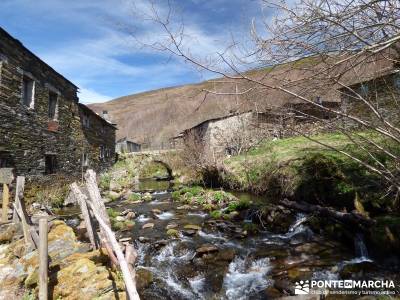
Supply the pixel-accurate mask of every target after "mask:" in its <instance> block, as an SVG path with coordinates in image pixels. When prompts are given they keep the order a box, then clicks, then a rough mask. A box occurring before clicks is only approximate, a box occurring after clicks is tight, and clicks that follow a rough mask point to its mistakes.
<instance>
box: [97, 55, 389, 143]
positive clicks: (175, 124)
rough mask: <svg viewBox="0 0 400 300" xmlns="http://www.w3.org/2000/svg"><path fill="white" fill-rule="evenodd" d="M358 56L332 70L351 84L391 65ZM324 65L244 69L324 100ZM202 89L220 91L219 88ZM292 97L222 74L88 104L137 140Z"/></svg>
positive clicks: (331, 89) (331, 92)
mask: <svg viewBox="0 0 400 300" xmlns="http://www.w3.org/2000/svg"><path fill="white" fill-rule="evenodd" d="M360 59H362V60H363V62H364V63H363V64H358V63H357V61H355V60H350V61H348V62H346V63H342V64H340V65H338V66H337V68H336V69H330V70H329V71H330V76H334V75H335V73H338V74H341V75H343V74H345V77H343V78H345V79H344V80H345V82H348V83H349V84H350V83H351V84H354V83H356V82H362V81H365V80H370V79H371V78H374V77H378V76H380V75H382V73H385V72H388V70H389V71H390V70H392V69H393V66H392V63H388V60H387V59H386V60H382V59H381V58H380V57H371V58H368V59H365V58H363V57H361V58H360ZM364 59H365V60H364ZM323 69H324V63H321V62H320V61H319V59H316V58H304V59H300V60H297V61H294V62H291V63H289V64H283V65H278V66H275V67H267V68H263V69H257V70H253V71H249V72H246V75H247V76H248V77H251V78H254V79H256V80H259V81H260V82H263V83H266V84H267V85H268V86H284V87H286V88H288V89H289V90H291V91H293V92H296V93H297V94H299V95H303V96H305V97H307V98H308V99H313V98H316V97H322V99H324V101H338V100H339V99H340V96H339V93H338V90H337V88H338V86H332V84H331V82H332V80H331V79H330V78H329V77H330V76H329V77H327V76H326V75H324V74H323V73H321V74H320V73H319V72H320V71H319V70H323ZM316 74H317V76H315V75H316ZM360 74H362V76H360ZM310 78H312V79H310ZM325 78H327V79H325ZM206 91H218V92H219V93H220V94H218V95H217V94H213V93H207V92H206ZM235 91H237V92H244V91H248V92H246V93H243V94H242V95H239V96H238V95H232V94H229V93H234V92H235ZM221 93H222V94H223V95H221ZM294 102H301V100H299V99H298V98H295V97H293V96H291V95H288V94H287V93H284V92H281V91H277V90H275V89H271V88H268V87H266V86H262V85H254V84H252V83H249V82H246V81H244V80H236V81H232V80H230V79H224V78H222V79H221V78H220V79H214V80H209V81H205V82H202V83H199V84H192V85H184V86H178V87H172V88H165V89H159V90H154V91H149V92H145V93H140V94H135V95H130V96H125V97H121V98H117V99H114V100H111V101H109V102H106V103H99V104H91V105H90V107H91V108H92V109H93V110H94V111H96V112H97V113H99V114H100V113H101V112H102V111H103V110H107V111H108V113H109V115H110V117H111V119H112V121H113V122H115V123H117V127H118V131H117V139H119V138H122V137H129V138H130V139H132V140H134V141H137V142H139V143H149V142H151V143H155V144H157V143H158V142H160V141H166V140H167V139H169V138H171V137H174V136H176V135H178V134H179V133H180V132H182V131H183V130H185V129H188V128H191V127H193V126H195V125H197V124H199V123H201V122H203V121H206V120H209V119H213V118H218V117H223V116H226V115H229V114H231V113H235V112H239V111H248V110H253V111H255V110H259V111H262V110H263V109H265V108H271V107H274V106H275V107H276V106H282V105H284V104H287V103H294Z"/></svg>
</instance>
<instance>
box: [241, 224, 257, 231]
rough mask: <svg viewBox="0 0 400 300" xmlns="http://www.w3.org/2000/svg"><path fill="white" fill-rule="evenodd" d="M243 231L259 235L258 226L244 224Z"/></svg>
mask: <svg viewBox="0 0 400 300" xmlns="http://www.w3.org/2000/svg"><path fill="white" fill-rule="evenodd" d="M243 230H246V231H247V232H249V233H257V232H258V226H257V225H256V224H254V223H244V224H243Z"/></svg>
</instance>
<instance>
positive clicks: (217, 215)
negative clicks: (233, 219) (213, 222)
mask: <svg viewBox="0 0 400 300" xmlns="http://www.w3.org/2000/svg"><path fill="white" fill-rule="evenodd" d="M210 216H211V217H212V218H214V219H219V218H221V217H222V212H221V211H220V210H213V211H212V212H211V213H210Z"/></svg>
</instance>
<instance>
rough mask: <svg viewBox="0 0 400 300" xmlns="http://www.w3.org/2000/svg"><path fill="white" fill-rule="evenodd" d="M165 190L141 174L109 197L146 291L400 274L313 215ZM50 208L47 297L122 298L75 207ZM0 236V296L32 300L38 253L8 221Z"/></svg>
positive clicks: (245, 294)
mask: <svg viewBox="0 0 400 300" xmlns="http://www.w3.org/2000/svg"><path fill="white" fill-rule="evenodd" d="M169 188H170V186H169V184H168V183H167V182H159V181H158V182H156V181H155V182H151V181H146V182H144V183H141V184H140V185H139V190H136V191H135V193H134V195H135V197H132V191H130V192H129V193H127V195H130V196H121V197H119V198H118V199H117V200H115V201H111V202H108V203H107V204H106V206H107V207H108V212H109V214H110V217H111V219H112V223H113V226H114V227H115V230H116V232H117V237H118V239H119V240H120V242H121V244H123V243H124V242H126V241H129V242H133V243H134V245H135V247H136V249H137V251H138V259H137V263H136V274H137V276H136V279H137V285H138V290H139V293H140V295H141V298H142V299H235V300H236V299H273V298H281V297H288V296H292V295H294V287H295V283H296V282H298V281H300V280H304V281H305V280H311V279H316V280H328V279H334V280H335V279H364V280H365V279H374V280H377V279H390V280H394V281H395V282H399V279H400V278H399V277H400V276H399V272H398V270H399V268H398V265H397V262H388V263H387V264H384V263H382V262H379V263H378V262H375V261H373V260H372V259H371V258H370V257H369V254H368V249H366V247H365V244H364V241H363V237H362V236H361V235H356V237H355V239H354V245H344V244H341V243H339V242H337V241H334V240H332V239H330V238H328V237H327V236H324V235H323V233H316V232H313V230H311V227H310V226H309V224H310V222H309V221H310V219H311V218H312V216H310V215H305V214H301V213H296V212H292V211H289V210H286V209H284V208H282V207H278V208H276V209H275V210H271V211H269V212H268V213H267V215H266V217H265V218H264V220H263V221H262V220H259V214H257V210H255V208H254V206H251V207H248V208H246V209H243V210H241V211H240V212H237V213H235V214H225V215H224V214H223V215H218V216H215V215H214V216H211V215H212V214H210V212H209V211H206V210H204V207H202V206H201V205H196V204H188V203H182V202H178V201H174V200H173V199H172V198H173V197H172V194H171V192H170V191H169V190H168V189H169ZM236 196H237V197H238V198H239V199H242V200H243V201H244V200H245V201H247V202H248V201H250V202H251V201H252V202H257V201H259V200H260V198H257V197H254V196H252V195H250V194H247V193H240V194H236ZM136 198H137V199H136ZM244 198H245V199H244ZM133 200H134V201H133ZM261 200H262V199H261ZM56 213H57V215H56V216H55V218H57V219H56V220H54V221H53V222H52V223H51V229H50V233H49V255H50V287H51V291H50V292H51V295H52V297H53V299H58V298H62V299H94V298H96V299H124V297H125V295H124V293H123V283H122V281H121V278H120V276H119V275H118V272H116V271H115V270H113V269H112V268H110V266H109V262H108V259H107V257H106V256H105V255H104V253H102V252H101V251H90V249H89V245H88V243H87V242H88V240H87V237H86V235H85V229H84V228H83V227H82V220H81V219H80V216H79V210H78V209H77V208H76V207H69V208H66V209H63V210H60V211H57V212H56ZM0 242H1V243H3V244H1V245H0V299H10V297H13V296H12V295H16V296H15V298H16V299H22V298H24V297H25V298H24V299H31V298H26V297H27V295H29V296H32V297H33V296H34V295H35V294H36V292H37V289H36V287H37V251H33V250H32V249H26V247H25V246H23V241H22V240H21V239H20V233H18V231H16V230H14V229H13V228H12V227H9V228H8V229H7V231H4V232H2V234H1V235H0ZM27 293H28V294H27ZM329 298H330V299H338V296H336V295H332V296H328V299H329ZM353 298H354V299H357V297H356V296H354V297H352V296H346V297H345V298H344V299H353ZM32 299H34V298H32Z"/></svg>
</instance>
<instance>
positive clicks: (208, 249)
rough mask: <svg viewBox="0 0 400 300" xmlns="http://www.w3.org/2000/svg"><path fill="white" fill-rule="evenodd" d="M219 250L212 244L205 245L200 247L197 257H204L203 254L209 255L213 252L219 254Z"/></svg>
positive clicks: (197, 250)
mask: <svg viewBox="0 0 400 300" xmlns="http://www.w3.org/2000/svg"><path fill="white" fill-rule="evenodd" d="M218 250H219V249H218V248H217V247H216V246H214V245H211V244H203V245H201V246H200V248H197V249H196V254H197V255H200V256H201V255H203V254H208V253H212V252H217V251H218Z"/></svg>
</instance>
